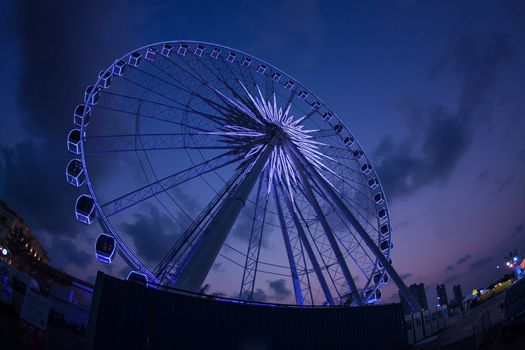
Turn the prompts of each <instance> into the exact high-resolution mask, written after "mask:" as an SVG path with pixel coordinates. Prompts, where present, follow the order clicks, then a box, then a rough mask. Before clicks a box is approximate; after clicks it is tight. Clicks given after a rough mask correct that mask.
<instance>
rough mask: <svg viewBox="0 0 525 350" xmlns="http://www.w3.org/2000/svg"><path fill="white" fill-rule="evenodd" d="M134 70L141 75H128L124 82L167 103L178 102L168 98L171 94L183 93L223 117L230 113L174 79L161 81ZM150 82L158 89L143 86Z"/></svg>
mask: <svg viewBox="0 0 525 350" xmlns="http://www.w3.org/2000/svg"><path fill="white" fill-rule="evenodd" d="M152 65H153V67H155V68H156V69H157V70H159V71H160V72H163V73H164V74H166V75H168V76H169V74H168V73H166V72H165V71H164V70H163V69H162V68H161V67H159V66H158V65H156V64H152ZM135 70H136V71H137V72H138V73H141V75H139V76H138V78H137V77H136V75H131V74H130V75H128V76H127V78H126V77H124V80H127V81H129V82H130V83H132V84H134V85H137V86H140V87H142V88H144V89H145V90H147V91H151V92H153V93H155V94H156V95H158V96H160V97H162V98H165V99H167V100H169V101H172V102H178V101H177V100H175V99H174V98H173V97H170V96H169V95H170V94H173V93H175V92H183V93H185V94H186V96H188V97H189V96H192V97H195V98H197V99H199V100H201V101H202V102H204V103H206V104H207V105H208V106H209V107H210V108H212V109H213V110H215V111H216V112H218V113H220V114H222V115H223V116H227V115H229V113H230V112H231V109H230V108H229V107H225V106H224V105H222V104H220V103H217V102H215V101H212V100H211V99H209V98H207V97H204V96H203V95H202V94H199V93H197V92H196V91H194V90H193V89H192V88H190V87H187V86H185V85H184V84H183V83H180V81H179V80H178V79H176V78H173V77H172V78H173V79H174V80H175V81H176V82H177V83H172V82H170V81H167V80H166V79H163V78H160V77H158V76H155V75H153V74H151V73H149V72H146V71H143V70H141V69H139V68H135V69H134V70H132V72H135ZM143 75H144V76H147V77H148V79H145V78H144V77H143ZM129 77H135V79H137V80H138V81H137V80H131V79H129ZM140 79H142V80H143V81H140ZM146 80H147V81H146ZM151 82H156V84H155V86H157V87H158V88H157V89H153V88H151V87H149V86H147V85H145V84H148V83H151Z"/></svg>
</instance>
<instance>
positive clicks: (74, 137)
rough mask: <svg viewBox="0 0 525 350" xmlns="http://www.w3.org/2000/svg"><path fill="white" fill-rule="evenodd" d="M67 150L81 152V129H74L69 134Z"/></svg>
mask: <svg viewBox="0 0 525 350" xmlns="http://www.w3.org/2000/svg"><path fill="white" fill-rule="evenodd" d="M67 150H68V151H69V152H71V153H73V154H80V129H73V130H71V131H70V132H69V134H67Z"/></svg>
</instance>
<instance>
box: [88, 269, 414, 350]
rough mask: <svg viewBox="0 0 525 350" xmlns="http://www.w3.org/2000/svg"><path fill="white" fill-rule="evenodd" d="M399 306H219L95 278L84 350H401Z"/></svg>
mask: <svg viewBox="0 0 525 350" xmlns="http://www.w3.org/2000/svg"><path fill="white" fill-rule="evenodd" d="M403 321H404V320H403V315H402V311H401V306H400V304H392V305H378V306H368V307H357V308H344V307H330V308H323V307H316V308H299V307H285V306H268V305H264V306H263V305H252V304H239V303H232V302H221V301H217V300H212V299H207V298H203V297H196V296H191V295H184V294H181V293H173V292H167V291H159V290H156V289H153V288H146V287H145V286H143V285H139V284H137V283H131V282H128V281H123V280H119V279H116V278H114V277H110V276H107V275H104V274H102V273H100V272H99V274H98V276H97V284H96V290H95V296H94V300H93V304H92V309H91V315H90V320H89V329H88V348H89V349H110V348H112V349H175V348H177V349H261V350H262V349H406V348H407V347H408V343H407V338H406V330H405V329H404V325H403Z"/></svg>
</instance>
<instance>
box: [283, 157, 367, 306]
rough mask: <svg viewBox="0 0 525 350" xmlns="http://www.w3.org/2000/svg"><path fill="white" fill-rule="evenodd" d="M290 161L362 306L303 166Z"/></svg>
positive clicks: (294, 160) (295, 159)
mask: <svg viewBox="0 0 525 350" xmlns="http://www.w3.org/2000/svg"><path fill="white" fill-rule="evenodd" d="M290 158H291V159H292V162H293V163H294V165H295V167H296V169H295V170H296V171H297V176H298V178H299V180H300V182H301V184H302V185H303V189H304V194H305V196H306V199H307V200H308V202H309V203H310V205H312V207H313V209H314V211H315V214H316V215H317V218H318V219H319V222H320V223H321V226H322V227H323V230H324V233H325V235H326V238H328V242H330V247H331V248H332V251H333V252H334V254H335V258H336V259H337V263H338V265H339V266H340V267H341V271H342V272H343V276H344V277H345V280H346V283H347V285H348V286H349V287H350V290H351V291H352V296H353V297H354V300H355V301H356V303H357V305H360V306H361V305H364V303H363V299H362V298H361V294H360V293H359V290H358V289H357V285H356V284H355V281H354V278H353V277H352V274H351V273H350V269H349V268H348V265H347V264H346V261H345V258H344V256H343V253H342V252H341V249H340V248H339V245H338V243H337V239H336V238H335V235H334V233H333V231H332V229H331V227H330V225H329V224H328V220H326V217H325V215H324V213H323V210H322V209H321V206H320V205H319V202H318V201H317V198H316V197H315V194H314V192H313V191H312V188H311V187H310V184H309V182H308V181H307V179H306V174H305V171H304V168H303V165H302V164H301V163H300V161H299V159H298V158H297V157H296V156H295V155H292V156H291V157H290Z"/></svg>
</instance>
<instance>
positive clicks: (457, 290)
mask: <svg viewBox="0 0 525 350" xmlns="http://www.w3.org/2000/svg"><path fill="white" fill-rule="evenodd" d="M452 290H453V291H454V299H456V303H457V304H458V306H459V307H460V308H461V309H462V310H463V292H462V291H461V286H460V285H459V284H458V285H455V286H453V287H452Z"/></svg>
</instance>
